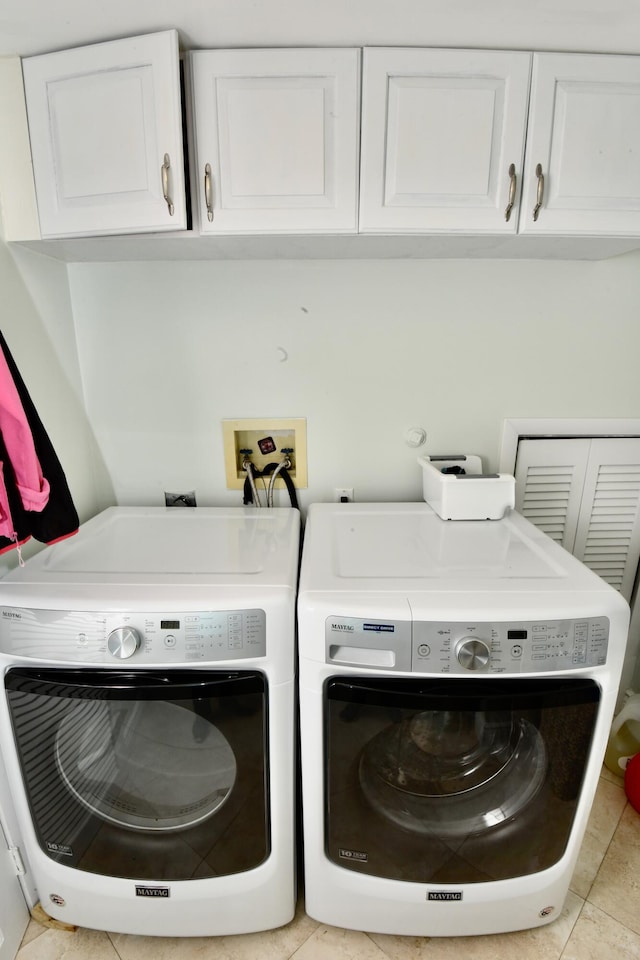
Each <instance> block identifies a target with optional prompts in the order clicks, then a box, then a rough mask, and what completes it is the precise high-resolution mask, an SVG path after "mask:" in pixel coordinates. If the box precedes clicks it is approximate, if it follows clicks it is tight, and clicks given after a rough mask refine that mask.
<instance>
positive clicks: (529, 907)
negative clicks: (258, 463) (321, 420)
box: [298, 503, 629, 937]
mask: <svg viewBox="0 0 640 960" xmlns="http://www.w3.org/2000/svg"><path fill="white" fill-rule="evenodd" d="M628 622H629V610H628V607H627V604H626V602H625V601H624V600H623V599H622V597H621V596H620V595H619V594H618V593H617V592H616V591H615V590H613V589H612V588H611V587H609V586H608V585H607V584H606V583H604V581H602V580H601V579H600V578H599V577H597V576H596V575H595V574H593V573H592V572H591V571H589V570H588V569H587V568H586V567H584V566H583V565H582V564H581V563H580V562H579V561H577V560H576V559H575V558H574V557H572V556H571V555H570V554H568V553H567V552H566V551H564V550H563V549H562V548H561V547H559V546H558V545H557V544H555V543H554V542H553V541H552V540H551V539H550V538H548V537H547V536H546V535H545V534H543V533H541V532H540V531H539V530H537V529H536V528H535V527H534V526H532V525H531V524H530V523H529V522H528V521H526V520H525V519H523V518H522V517H521V516H519V515H518V514H517V513H510V514H508V515H507V516H506V517H505V518H504V519H502V520H497V521H473V522H460V521H445V520H440V519H439V518H438V517H437V516H436V514H435V513H433V511H432V510H431V508H430V507H429V506H428V505H427V504H425V503H420V504H409V503H405V504H316V505H313V506H312V507H311V509H310V511H309V517H308V520H307V526H306V530H305V541H304V549H303V559H302V569H301V579H300V586H299V596H298V631H299V659H300V663H299V670H300V680H299V682H300V714H301V716H300V725H301V758H302V796H303V811H304V854H305V896H306V909H307V912H308V913H309V914H310V916H312V917H314V918H315V919H316V920H319V921H321V922H323V923H329V924H334V925H336V926H340V927H349V928H354V929H359V930H365V931H370V932H380V933H390V934H406V935H414V936H436V937H438V936H454V935H456V936H460V935H465V934H474V935H475V934H486V933H498V932H503V931H508V930H517V929H523V928H528V927H535V926H538V925H541V924H544V923H548V922H550V921H552V920H554V919H555V918H556V917H558V916H559V915H560V913H561V911H562V907H563V903H564V900H565V896H566V894H567V890H568V887H569V883H570V880H571V876H572V872H573V869H574V866H575V863H576V859H577V856H578V853H579V849H580V845H581V841H582V838H583V834H584V831H585V826H586V823H587V818H588V815H589V811H590V807H591V804H592V800H593V796H594V792H595V789H596V786H597V782H598V777H599V774H600V770H601V764H602V759H603V755H604V750H605V745H606V742H607V736H608V733H609V728H610V724H611V718H612V714H613V710H614V704H615V699H616V692H617V688H618V683H619V678H620V673H621V669H622V662H623V657H624V650H625V644H626V639H627V629H628Z"/></svg>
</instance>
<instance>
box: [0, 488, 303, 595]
mask: <svg viewBox="0 0 640 960" xmlns="http://www.w3.org/2000/svg"><path fill="white" fill-rule="evenodd" d="M299 522H300V521H299V513H298V511H297V510H293V509H289V508H274V509H269V510H256V509H255V508H250V507H232V508H225V507H196V508H188V507H184V508H180V507H171V508H165V507H110V508H109V509H107V510H105V511H104V512H103V513H101V514H99V515H98V516H96V517H94V518H93V519H92V520H89V521H88V522H87V523H84V524H82V526H81V527H80V530H79V531H78V533H77V534H76V535H75V536H74V537H71V538H69V539H68V540H64V541H62V542H60V543H57V544H54V545H53V546H51V547H47V548H46V549H44V550H42V551H41V552H40V553H38V554H37V555H36V556H35V557H32V558H31V559H30V560H28V561H27V563H26V564H25V566H24V567H16V568H15V569H14V570H12V571H11V572H10V573H9V574H7V576H6V577H5V578H4V579H3V580H2V581H0V602H1V599H2V595H3V593H5V592H10V590H11V587H10V585H16V586H17V585H19V584H20V585H22V584H24V585H29V584H31V585H33V584H43V585H53V584H71V583H91V584H101V583H103V584H113V583H124V584H127V585H130V584H137V583H140V584H143V583H144V584H156V583H157V584H163V583H172V582H178V583H180V582H185V581H189V582H196V583H206V584H212V583H216V582H221V583H229V582H233V583H252V584H256V583H258V584H261V585H274V586H275V585H283V584H285V585H295V568H296V564H297V549H298V536H299Z"/></svg>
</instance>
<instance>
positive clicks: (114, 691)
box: [0, 507, 299, 936]
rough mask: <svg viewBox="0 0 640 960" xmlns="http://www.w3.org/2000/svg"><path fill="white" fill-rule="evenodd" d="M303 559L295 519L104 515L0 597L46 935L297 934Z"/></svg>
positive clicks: (41, 557) (287, 515)
mask: <svg viewBox="0 0 640 960" xmlns="http://www.w3.org/2000/svg"><path fill="white" fill-rule="evenodd" d="M298 551H299V514H298V512H297V511H296V510H292V509H285V508H276V509H271V510H261V511H256V510H255V509H251V508H242V507H240V508H233V509H224V508H197V509H191V510H190V509H176V508H172V509H165V508H117V507H114V508H111V509H109V510H106V511H105V512H104V513H102V514H100V515H99V516H98V517H96V518H94V519H93V520H91V521H89V522H88V523H86V524H84V525H83V526H82V527H81V529H80V531H79V533H78V534H77V536H75V537H74V538H73V539H70V540H67V541H64V542H63V543H60V544H57V545H55V546H53V547H51V548H49V549H47V550H45V551H43V552H42V553H40V554H38V555H37V556H36V557H34V558H33V559H31V560H29V561H28V562H27V563H26V565H25V566H24V567H23V568H18V569H16V570H15V571H13V572H12V573H10V574H9V575H8V576H7V577H6V578H5V579H4V580H2V581H0V669H1V673H2V694H1V696H0V745H1V750H2V755H3V759H4V763H5V766H6V769H7V773H8V778H9V785H10V788H11V792H12V795H13V799H14V801H15V806H16V809H17V813H18V818H19V822H20V831H21V834H22V838H23V842H24V846H25V850H24V853H25V860H26V861H27V862H28V864H29V866H30V869H31V871H32V873H33V880H34V882H35V885H36V888H37V890H38V894H39V897H40V900H41V902H42V905H43V907H44V909H45V910H46V912H47V913H49V914H50V915H51V916H53V917H55V918H57V919H60V920H63V921H66V922H68V923H72V924H78V925H80V926H83V927H92V928H96V929H102V930H109V931H116V932H123V933H137V934H147V935H161V936H197V935H200V936H207V935H220V934H235V933H245V932H249V931H256V930H263V929H267V928H272V927H277V926H280V925H282V924H285V923H287V922H288V921H289V920H291V918H292V916H293V913H294V908H295V861H294V835H295V829H294V823H295V780H294V756H295V743H294V715H295V711H294V689H295V666H294V636H295V592H296V580H297V571H298V557H299V552H298Z"/></svg>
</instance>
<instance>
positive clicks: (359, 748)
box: [325, 677, 600, 883]
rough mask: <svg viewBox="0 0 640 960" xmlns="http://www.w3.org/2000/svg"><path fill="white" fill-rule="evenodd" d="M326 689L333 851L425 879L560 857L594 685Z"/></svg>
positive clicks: (488, 873) (524, 870)
mask: <svg viewBox="0 0 640 960" xmlns="http://www.w3.org/2000/svg"><path fill="white" fill-rule="evenodd" d="M325 696H326V725H325V731H326V735H325V785H326V805H325V848H326V853H327V856H328V857H329V859H331V860H333V861H334V862H335V863H337V864H339V865H340V866H343V867H346V868H348V869H352V870H357V871H358V872H361V873H367V874H370V875H372V876H377V877H387V878H390V879H394V880H409V881H416V882H422V883H426V882H439V883H474V882H486V881H490V880H505V879H508V878H511V877H522V876H525V875H527V874H531V873H536V872H538V871H540V870H544V869H546V868H547V867H550V866H551V865H552V864H553V863H556V862H557V861H558V860H559V859H560V857H561V856H562V854H563V852H564V850H565V848H566V846H567V843H568V840H569V835H570V832H571V827H572V824H573V819H574V816H575V812H576V809H577V805H578V801H579V797H580V789H581V785H582V781H583V777H584V773H585V770H586V765H587V761H588V758H589V750H590V744H591V740H592V736H593V731H594V728H595V723H596V717H597V708H598V702H599V697H600V690H599V687H598V685H597V684H596V683H594V682H593V681H591V680H546V681H544V682H540V681H535V680H533V681H529V680H509V679H502V680H500V681H494V680H491V679H487V680H486V681H484V680H478V681H475V680H458V679H450V680H441V679H438V680H433V681H426V680H414V679H411V678H407V679H400V678H389V679H387V680H378V679H366V678H357V679H352V678H348V679H347V678H345V677H342V678H333V679H330V680H329V681H327V684H326V688H325Z"/></svg>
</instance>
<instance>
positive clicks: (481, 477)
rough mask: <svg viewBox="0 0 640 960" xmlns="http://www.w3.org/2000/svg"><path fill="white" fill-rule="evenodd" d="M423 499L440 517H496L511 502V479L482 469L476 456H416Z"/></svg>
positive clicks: (449, 518) (512, 502) (513, 503)
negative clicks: (420, 468)
mask: <svg viewBox="0 0 640 960" xmlns="http://www.w3.org/2000/svg"><path fill="white" fill-rule="evenodd" d="M418 463H419V464H420V466H421V467H422V489H423V494H424V499H425V500H426V502H427V503H428V504H429V506H430V507H431V508H432V509H433V510H435V512H436V513H437V514H438V516H439V517H441V518H442V519H443V520H500V519H501V518H502V517H503V516H504V515H505V512H506V511H507V510H508V509H509V508H513V507H514V506H515V479H514V478H513V477H512V476H510V475H509V474H506V473H489V474H488V473H482V463H481V460H480V457H477V456H475V455H465V454H461V455H460V456H455V455H447V456H441V457H439V456H435V455H433V454H432V455H431V456H425V457H418Z"/></svg>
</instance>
